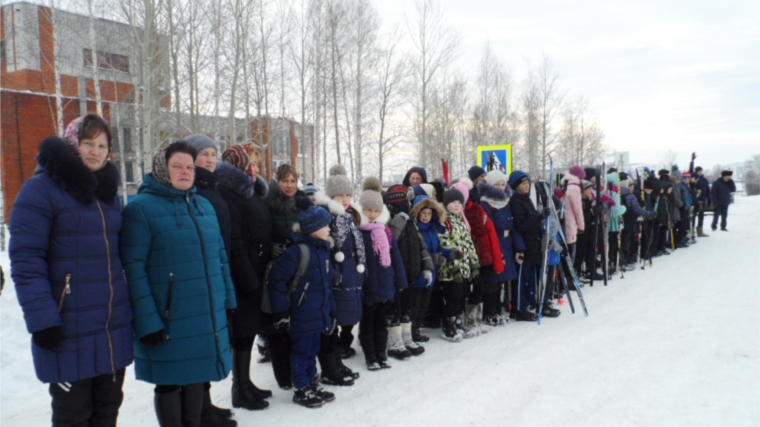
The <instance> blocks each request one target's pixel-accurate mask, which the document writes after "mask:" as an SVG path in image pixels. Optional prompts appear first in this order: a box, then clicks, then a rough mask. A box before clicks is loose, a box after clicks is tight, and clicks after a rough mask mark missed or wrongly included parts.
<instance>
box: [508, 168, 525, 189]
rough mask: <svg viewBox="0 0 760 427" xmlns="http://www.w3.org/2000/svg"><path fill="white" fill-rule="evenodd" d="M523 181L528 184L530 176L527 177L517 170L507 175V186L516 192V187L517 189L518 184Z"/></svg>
mask: <svg viewBox="0 0 760 427" xmlns="http://www.w3.org/2000/svg"><path fill="white" fill-rule="evenodd" d="M525 181H528V182H530V175H528V173H527V172H523V171H519V170H518V171H514V172H512V173H511V174H509V186H510V187H511V188H512V189H513V190H517V187H519V186H520V184H522V183H523V182H525Z"/></svg>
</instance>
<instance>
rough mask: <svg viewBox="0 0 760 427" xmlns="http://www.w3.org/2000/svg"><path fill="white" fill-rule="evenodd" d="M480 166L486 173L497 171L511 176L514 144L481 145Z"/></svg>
mask: <svg viewBox="0 0 760 427" xmlns="http://www.w3.org/2000/svg"><path fill="white" fill-rule="evenodd" d="M478 166H480V167H481V168H483V169H485V171H486V173H488V172H491V171H492V170H494V169H497V170H500V171H502V172H504V174H505V175H507V176H509V174H511V173H512V144H504V145H479V146H478Z"/></svg>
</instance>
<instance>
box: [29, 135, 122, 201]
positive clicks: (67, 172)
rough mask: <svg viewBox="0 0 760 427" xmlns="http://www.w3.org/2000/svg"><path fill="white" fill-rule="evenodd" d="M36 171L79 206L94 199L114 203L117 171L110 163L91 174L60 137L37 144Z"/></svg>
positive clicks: (117, 177)
mask: <svg viewBox="0 0 760 427" xmlns="http://www.w3.org/2000/svg"><path fill="white" fill-rule="evenodd" d="M37 163H38V164H39V168H38V169H37V172H36V173H45V174H47V175H49V176H50V177H51V178H52V179H53V181H55V182H57V183H58V184H59V185H60V186H61V188H62V189H63V190H64V191H65V192H67V193H69V194H70V195H71V196H72V197H74V198H75V199H76V200H77V201H79V203H81V204H83V205H89V204H90V203H92V202H94V201H95V198H98V199H100V200H102V201H104V202H106V203H108V204H109V205H112V204H114V202H116V196H117V193H118V189H119V182H120V181H119V170H118V169H117V168H116V165H114V164H113V163H112V162H111V161H106V164H105V166H103V167H102V168H100V169H99V170H98V171H96V172H92V171H91V170H90V169H88V168H87V166H85V164H84V163H83V162H82V160H81V159H80V158H79V156H78V155H77V154H76V153H75V152H74V151H73V150H72V149H71V148H69V147H68V146H67V145H66V144H65V143H64V142H63V140H62V139H61V138H58V137H52V138H47V139H46V140H44V141H42V143H41V144H40V152H39V154H38V155H37Z"/></svg>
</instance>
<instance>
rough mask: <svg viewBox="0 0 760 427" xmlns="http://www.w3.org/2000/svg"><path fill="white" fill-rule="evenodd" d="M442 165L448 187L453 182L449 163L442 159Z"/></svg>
mask: <svg viewBox="0 0 760 427" xmlns="http://www.w3.org/2000/svg"><path fill="white" fill-rule="evenodd" d="M441 165H442V167H443V180H444V181H446V185H448V184H449V183H450V182H451V181H450V180H449V162H447V161H446V159H441Z"/></svg>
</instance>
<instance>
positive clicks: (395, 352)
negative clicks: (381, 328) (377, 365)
mask: <svg viewBox="0 0 760 427" xmlns="http://www.w3.org/2000/svg"><path fill="white" fill-rule="evenodd" d="M388 356H391V357H395V358H396V359H398V360H404V359H408V358H410V357H412V352H411V351H409V350H407V348H406V347H405V346H404V340H403V338H401V324H400V323H399V325H398V326H391V327H390V328H388ZM378 361H379V358H378ZM381 366H382V364H381Z"/></svg>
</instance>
